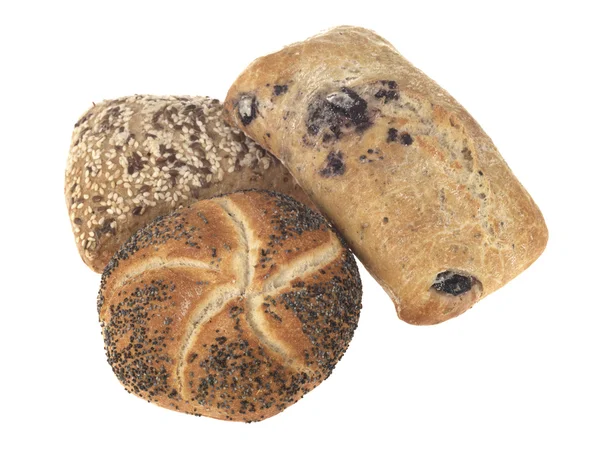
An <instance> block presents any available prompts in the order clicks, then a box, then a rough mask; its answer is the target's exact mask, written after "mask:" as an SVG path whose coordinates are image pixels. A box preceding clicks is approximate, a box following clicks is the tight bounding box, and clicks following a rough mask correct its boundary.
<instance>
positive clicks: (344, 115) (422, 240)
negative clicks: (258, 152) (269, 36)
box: [225, 27, 548, 324]
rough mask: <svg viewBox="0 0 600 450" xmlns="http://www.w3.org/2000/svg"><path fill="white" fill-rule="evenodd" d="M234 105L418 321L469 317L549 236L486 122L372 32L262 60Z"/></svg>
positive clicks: (342, 30)
mask: <svg viewBox="0 0 600 450" xmlns="http://www.w3.org/2000/svg"><path fill="white" fill-rule="evenodd" d="M225 108H226V111H227V113H228V117H229V120H230V122H231V123H232V124H233V125H235V126H238V127H240V128H241V129H243V130H244V131H245V132H246V133H247V134H248V135H249V136H250V137H251V138H253V139H254V140H256V142H258V143H259V144H260V145H261V146H263V147H265V148H266V149H268V150H270V151H271V152H272V153H273V154H274V155H275V156H276V157H278V158H279V159H280V160H281V161H282V162H283V163H284V165H285V166H286V167H287V168H288V169H289V170H290V172H291V173H292V174H293V175H294V177H295V178H296V180H297V182H298V183H299V184H300V186H302V188H304V190H305V191H306V193H307V194H308V195H309V196H310V197H311V198H312V200H313V201H314V202H315V203H316V204H317V206H318V207H319V209H320V210H321V212H322V213H323V214H325V215H326V216H327V217H328V218H329V219H330V220H331V221H332V222H333V223H334V225H335V226H336V227H337V229H338V230H339V231H340V233H341V234H342V235H343V236H344V237H345V238H346V240H347V242H348V244H349V245H350V247H351V248H352V250H353V251H354V252H355V253H356V255H357V256H358V258H359V259H360V260H361V261H362V262H363V264H364V265H365V267H366V268H367V269H368V270H369V272H371V274H372V275H373V276H374V277H375V278H376V279H377V280H378V281H379V283H380V284H381V285H382V286H383V287H384V289H385V290H386V291H387V293H388V294H389V295H390V297H391V298H392V300H393V301H394V303H395V306H396V309H397V312H398V315H399V316H400V318H401V319H403V320H405V321H407V322H410V323H414V324H434V323H438V322H442V321H445V320H447V319H450V318H452V317H456V316H458V315H459V314H461V313H463V312H464V311H466V310H467V309H469V308H470V307H471V306H473V304H474V303H475V302H477V301H478V300H480V299H482V298H483V297H485V296H486V295H488V294H490V293H492V292H494V291H495V290H496V289H498V288H500V287H501V286H503V285H504V284H505V283H507V282H508V281H509V280H511V279H512V278H514V277H515V276H516V275H518V274H519V273H521V272H522V271H523V270H525V268H527V267H528V266H529V265H530V264H531V263H532V262H533V261H534V260H535V259H536V258H537V257H538V256H539V255H540V254H541V253H542V251H543V249H544V247H545V245H546V241H547V238H548V232H547V229H546V225H545V223H544V219H543V217H542V214H541V213H540V211H539V209H538V208H537V206H536V205H535V203H534V202H533V200H532V199H531V197H530V196H529V194H528V193H527V192H526V191H525V189H524V188H523V186H522V185H521V184H520V183H519V181H518V180H517V179H516V178H515V176H514V175H513V174H512V172H511V171H510V169H509V168H508V166H507V165H506V163H505V162H504V160H503V159H502V157H501V156H500V154H499V153H498V151H497V150H496V148H495V147H494V144H493V143H492V141H491V140H490V138H489V137H488V136H487V135H486V134H485V133H484V131H483V130H482V129H481V127H480V126H479V125H478V124H477V122H475V120H474V119H473V118H472V117H471V116H470V115H469V114H468V113H467V111H465V109H464V108H463V107H462V106H461V105H460V104H458V102H457V101H456V100H455V99H454V98H452V97H451V96H450V95H449V94H448V93H447V92H446V91H444V90H443V89H442V88H440V87H439V86H438V85H437V84H436V83H435V82H434V81H432V80H431V79H429V78H428V77H427V76H426V75H424V74H423V73H422V72H421V71H419V70H418V69H416V68H415V67H413V66H412V65H411V64H410V63H409V62H408V61H406V60H405V59H404V58H403V57H402V56H401V55H400V54H398V52H397V51H396V50H395V49H394V47H392V45H391V44H390V43H389V42H387V41H385V40H384V39H382V38H381V37H379V36H378V35H376V34H375V33H373V32H371V31H368V30H365V29H362V28H355V27H339V28H334V29H332V30H330V31H328V32H326V33H324V34H321V35H318V36H315V37H313V38H311V39H308V40H307V41H305V42H301V43H297V44H294V45H291V46H289V47H287V48H284V49H283V50H281V51H279V52H277V53H274V54H271V55H268V56H265V57H262V58H259V59H257V60H256V61H254V62H253V63H252V64H251V65H250V66H249V67H248V68H247V69H246V70H245V71H244V72H243V73H242V75H241V76H240V77H239V78H238V79H237V80H236V81H235V83H234V84H233V86H232V87H231V89H230V91H229V94H228V95H227V100H226V102H225Z"/></svg>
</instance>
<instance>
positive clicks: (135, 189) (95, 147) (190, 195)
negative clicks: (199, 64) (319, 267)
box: [65, 95, 312, 272]
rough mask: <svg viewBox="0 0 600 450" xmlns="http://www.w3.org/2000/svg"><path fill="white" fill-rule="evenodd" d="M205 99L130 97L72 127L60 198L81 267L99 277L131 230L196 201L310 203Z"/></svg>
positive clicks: (94, 111) (275, 163)
mask: <svg viewBox="0 0 600 450" xmlns="http://www.w3.org/2000/svg"><path fill="white" fill-rule="evenodd" d="M221 114H222V105H221V104H220V102H219V101H218V100H213V99H210V98H206V97H155V96H147V95H135V96H131V97H123V98H120V99H117V100H111V101H106V102H103V103H99V104H97V105H94V106H93V107H92V108H91V109H90V110H89V111H87V112H86V113H85V114H84V115H83V116H82V117H81V118H80V119H79V121H78V122H77V123H76V124H75V130H74V132H73V138H72V142H71V150H70V153H69V158H68V162H67V170H66V179H65V197H66V201H67V206H68V208H69V215H70V218H71V224H72V228H73V232H74V234H75V240H76V243H77V247H78V249H79V253H80V255H81V257H82V259H83V261H84V262H85V263H86V264H87V265H88V266H89V267H90V268H92V269H93V270H95V271H96V272H102V269H104V266H105V265H106V264H107V263H108V261H109V259H110V258H111V257H112V255H113V254H114V253H115V251H117V249H118V248H119V247H120V246H121V244H123V242H125V240H127V239H128V238H129V237H130V236H131V235H132V234H133V232H134V231H136V230H137V229H139V228H140V227H142V226H144V225H145V224H147V223H148V222H149V221H151V220H152V219H154V218H155V217H157V216H159V215H163V214H167V213H169V212H171V211H173V210H175V209H176V208H177V207H179V206H181V205H189V204H190V203H192V202H194V201H197V200H198V199H204V198H209V197H212V196H213V195H219V194H225V193H229V192H234V191H236V190H239V189H250V188H256V189H271V190H275V191H280V192H283V193H285V194H288V195H291V196H293V197H295V198H296V199H298V200H300V201H301V202H308V204H309V205H312V204H311V203H310V201H309V200H308V198H307V197H306V196H305V195H304V193H303V192H302V190H301V189H300V188H298V185H297V184H296V183H295V182H294V180H293V177H291V176H290V174H289V173H288V171H287V170H286V169H285V168H284V167H283V166H282V165H281V164H280V163H279V162H278V161H276V160H275V159H274V158H273V157H272V156H270V155H268V154H265V153H266V152H265V151H264V150H263V149H262V148H260V147H259V146H257V145H256V144H254V142H252V141H251V140H250V139H248V138H246V137H245V136H244V135H243V134H242V133H240V132H239V131H237V130H234V129H231V128H230V127H229V126H228V125H227V124H226V123H225V122H224V121H223V119H222V118H221Z"/></svg>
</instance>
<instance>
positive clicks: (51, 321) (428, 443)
mask: <svg viewBox="0 0 600 450" xmlns="http://www.w3.org/2000/svg"><path fill="white" fill-rule="evenodd" d="M595 3H597V2H594V1H589V2H577V1H569V2H551V1H546V2H539V3H538V2H518V3H517V2H515V3H511V2H509V1H502V2H491V1H479V2H473V3H471V4H468V3H466V2H461V1H440V2H427V1H410V2H409V1H402V0H396V1H393V2H376V1H362V2H357V3H356V4H354V3H352V2H326V1H325V0H323V1H320V2H308V1H300V0H298V1H283V0H282V1H279V2H272V3H267V2H259V1H255V0H246V1H244V2H241V3H240V4H239V5H238V4H235V3H234V2H226V1H222V2H218V1H216V0H215V1H211V2H204V1H201V0H195V1H192V2H186V3H182V2H178V1H163V2H158V3H153V2H146V3H129V2H118V3H112V2H109V1H101V2H100V1H99V2H84V1H81V2H76V3H73V4H70V5H69V4H66V3H61V2H56V1H48V2H38V3H35V2H31V3H30V2H17V1H15V2H2V6H0V38H1V39H0V48H1V55H0V80H1V81H0V90H1V92H0V94H1V95H0V116H1V120H0V126H1V135H0V154H1V156H0V158H1V159H0V161H1V167H2V176H0V183H1V187H2V197H1V198H2V210H1V211H2V213H1V214H2V220H1V221H0V227H1V236H2V258H1V259H2V261H3V263H4V268H3V269H2V271H1V272H0V273H1V274H2V275H1V276H2V283H1V285H2V289H1V290H0V292H1V302H2V307H3V309H2V320H1V324H2V325H1V326H0V333H1V338H0V343H1V345H2V347H1V359H0V364H1V369H0V376H1V377H2V378H1V384H0V386H1V387H2V395H1V397H0V403H1V405H2V412H3V415H4V417H3V418H2V419H1V422H0V428H1V429H2V432H1V433H0V447H2V448H5V449H21V448H23V449H38V448H39V449H41V448H49V449H55V448H56V449H86V448H111V449H125V448H128V449H135V448H141V449H155V448H156V449H159V448H160V449H165V448H198V449H200V448H206V449H210V448H223V449H227V448H243V449H255V448H260V449H269V448H277V449H282V448H284V449H295V448H315V449H322V448H323V449H324V448H336V449H337V448H350V449H352V448H360V449H372V448H402V449H442V448H443V449H461V450H466V449H495V448H498V449H548V448H558V449H598V448H600V436H599V434H600V431H599V427H600V405H599V404H600V392H599V385H600V370H599V369H598V359H599V356H600V351H599V346H600V325H599V320H600V318H599V317H598V316H599V313H600V307H599V304H600V281H599V280H600V262H599V261H598V259H599V258H598V255H599V254H600V245H599V238H598V233H599V228H600V226H599V224H598V219H597V217H598V214H597V212H598V208H599V206H600V205H599V203H600V202H599V194H600V188H599V187H598V178H599V172H598V170H599V169H598V167H599V164H600V157H599V155H600V145H599V138H598V130H599V129H600V95H599V89H598V86H599V83H600V71H599V69H598V60H599V48H598V43H600V33H599V32H598V29H599V25H598V14H597V13H595V12H594V11H593V5H594V4H595ZM340 24H352V25H361V26H365V27H368V28H372V29H374V30H376V31H377V32H378V33H379V34H381V35H382V36H383V37H385V38H386V39H388V40H390V41H391V42H392V43H393V44H394V45H395V46H396V47H397V48H398V49H399V51H400V52H402V53H403V54H404V55H405V56H406V57H407V58H408V59H409V60H410V61H412V62H413V63H414V64H415V65H416V66H417V67H419V68H420V69H422V70H423V71H425V72H426V73H427V74H428V75H429V76H430V77H432V78H433V79H434V80H436V81H437V82H438V83H439V84H441V85H442V86H443V87H444V88H446V89H447V90H448V91H449V92H450V93H451V94H452V95H454V96H455V97H456V98H457V99H458V100H459V101H460V102H461V103H463V105H464V106H465V107H466V108H467V109H468V110H469V111H470V112H471V113H472V115H473V116H474V117H475V118H476V119H477V120H478V121H479V122H480V123H481V125H482V126H483V128H484V129H485V130H486V131H487V132H488V134H489V135H490V136H491V137H492V139H493V140H494V142H495V143H496V144H497V146H498V148H499V149H500V151H501V153H502V154H503V156H504V157H505V159H506V160H507V162H508V163H509V165H510V166H511V168H512V169H513V171H514V173H515V174H516V175H517V176H518V177H519V179H520V180H521V181H522V183H523V184H524V185H525V186H526V188H527V189H528V190H529V192H530V193H531V195H532V196H533V198H534V199H535V200H536V202H537V203H538V205H539V206H540V208H541V210H542V211H543V213H544V215H545V217H546V220H547V224H548V227H549V230H550V241H549V245H548V248H547V250H546V252H545V253H544V254H543V255H542V257H541V258H540V259H539V260H538V261H537V262H536V263H535V264H534V265H533V266H532V267H531V268H530V269H529V270H527V271H526V272H525V273H523V274H522V275H520V276H519V277H518V278H517V279H515V280H514V281H512V282H511V283H510V284H508V285H507V286H505V287H504V288H502V289H501V290H500V291H498V292H496V293H494V294H493V295H491V296H489V297H488V298H486V299H484V300H483V301H482V302H481V303H480V304H478V305H476V306H475V307H474V308H473V309H472V310H471V311H469V312H467V313H466V314H464V315H463V316H461V317H459V318H457V319H454V320H451V321H449V322H447V323H444V324H441V325H437V326H433V327H415V326H410V325H407V324H405V323H403V322H401V321H399V320H398V319H397V318H396V314H395V311H394V308H393V305H392V302H391V301H390V300H389V299H388V298H387V297H386V296H385V295H384V293H383V291H382V290H381V289H380V288H379V287H378V286H377V284H376V283H375V282H374V281H373V280H372V279H371V278H370V277H369V276H368V274H367V273H366V272H364V271H363V272H362V275H363V282H364V286H365V289H364V298H363V312H362V316H361V319H360V324H359V327H358V329H357V331H356V335H355V338H354V340H353V342H352V344H351V346H350V348H349V350H348V352H347V353H346V355H345V356H344V358H343V359H342V361H341V362H340V363H339V364H338V366H337V368H336V369H335V371H334V373H333V375H332V376H331V377H330V378H329V379H328V380H327V381H326V382H324V383H323V384H322V385H321V386H319V387H318V388H317V389H315V390H314V391H313V392H311V393H310V394H308V395H307V396H306V397H305V398H304V399H303V400H301V401H300V402H298V403H297V404H296V405H294V406H292V407H290V408H289V409H287V410H286V411H284V412H283V413H281V414H279V415H278V416H275V417H273V418H271V419H268V420H266V421H264V422H261V423H254V424H244V423H227V422H221V421H218V420H214V419H209V418H197V417H193V416H188V415H184V414H180V413H175V412H171V411H168V410H165V409H161V408H159V407H156V406H153V405H149V404H147V403H145V402H144V401H142V400H139V399H138V398H136V397H134V396H132V395H129V394H127V393H126V392H125V390H124V389H123V388H122V387H121V386H120V384H119V383H118V381H117V379H116V378H115V376H114V375H113V374H112V371H111V369H110V367H109V365H108V364H107V362H106V359H105V355H104V350H103V342H102V338H101V335H100V327H99V324H98V319H97V316H96V292H97V289H98V286H99V275H97V274H95V273H92V272H91V271H90V270H89V269H88V268H87V267H86V266H85V265H84V264H83V263H82V262H81V261H80V259H79V256H78V254H77V251H76V247H75V243H74V240H73V237H72V234H71V229H70V225H69V220H68V215H67V210H66V207H65V204H64V199H63V185H62V184H63V174H64V166H65V162H66V158H67V152H68V149H69V143H70V134H71V131H72V127H73V124H74V123H75V121H76V120H77V119H78V117H79V115H80V114H82V113H83V112H84V111H85V110H86V109H87V108H88V107H89V106H90V105H91V102H92V101H95V102H98V101H100V100H103V99H109V98H114V97H118V96H122V95H129V94H135V93H139V94H143V93H149V94H150V93H152V94H197V95H209V96H213V97H217V98H220V99H223V98H224V96H225V94H226V92H227V89H228V87H229V85H230V84H231V82H232V81H233V80H234V79H235V77H236V76H237V75H238V74H239V73H240V72H241V71H242V70H243V69H244V67H245V66H246V65H247V64H248V63H249V62H251V61H252V60H253V59H254V58H255V57H258V56H261V55H263V54H266V53H269V52H272V51H276V50H278V49H279V48H281V47H282V46H283V45H285V44H288V43H291V42H295V41H298V40H302V39H305V38H307V37H309V36H311V35H313V34H315V33H317V32H319V31H320V30H323V29H325V28H328V27H331V26H334V25H340Z"/></svg>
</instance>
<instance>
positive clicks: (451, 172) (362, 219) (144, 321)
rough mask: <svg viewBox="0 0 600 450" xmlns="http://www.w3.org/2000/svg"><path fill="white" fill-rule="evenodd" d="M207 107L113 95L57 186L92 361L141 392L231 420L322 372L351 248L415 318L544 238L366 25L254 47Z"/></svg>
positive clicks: (466, 118)
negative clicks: (97, 356) (93, 327)
mask: <svg viewBox="0 0 600 450" xmlns="http://www.w3.org/2000/svg"><path fill="white" fill-rule="evenodd" d="M224 105H225V107H224V109H223V107H222V106H221V104H220V103H219V102H218V101H217V100H212V99H209V98H204V97H185V96H180V97H154V96H132V97H124V98H120V99H117V100H112V101H107V102H103V103H100V104H98V105H94V106H93V107H92V108H91V109H90V110H89V111H88V112H86V113H85V114H84V115H83V116H82V117H81V118H80V120H79V121H78V122H77V123H76V125H75V131H74V133H73V141H72V145H71V152H70V154H69V159H68V163H67V172H66V178H65V197H66V202H67V207H68V209H69V214H70V218H71V223H72V227H73V232H74V235H75V241H76V243H77V247H78V249H79V252H80V254H81V257H82V259H83V260H84V262H85V263H86V264H87V265H88V266H89V267H90V268H92V269H93V270H95V271H97V272H101V271H103V275H102V280H101V287H100V292H99V294H98V313H99V317H100V322H101V326H102V332H103V336H104V341H105V348H106V353H107V356H108V362H109V363H110V365H111V367H112V369H113V371H114V373H115V375H116V376H117V378H118V379H119V381H120V382H121V383H122V384H123V385H124V386H125V388H126V389H127V390H128V391H129V392H131V393H133V394H135V395H137V396H139V397H141V398H143V399H145V400H147V401H149V402H151V403H155V404H157V405H159V406H162V407H165V408H169V409H173V410H177V411H182V412H186V413H190V414H196V415H203V416H209V417H214V418H217V419H223V420H234V421H247V422H251V421H258V420H263V419H265V418H268V417H271V416H273V415H274V414H277V413H279V412H281V411H282V410H284V409H285V408H287V407H288V406H290V405H291V404H293V403H295V402H296V401H297V400H298V399H300V398H301V397H302V396H303V395H304V394H306V393H308V392H309V391H310V390H311V389H313V388H314V387H316V386H317V385H318V384H320V383H321V382H322V381H323V380H324V379H326V378H327V377H328V376H329V375H330V374H331V372H332V370H333V368H334V367H335V365H336V363H337V362H338V361H339V359H340V358H341V357H342V355H343V354H344V352H345V351H346V349H347V348H348V345H349V343H350V340H351V338H352V336H353V333H354V330H355V328H356V326H357V323H358V318H359V313H360V309H361V294H362V292H361V281H360V277H359V273H358V270H357V267H356V264H355V261H354V259H353V256H352V254H351V252H350V250H349V249H351V250H352V251H353V252H354V253H355V254H356V255H357V256H358V258H359V259H360V260H361V261H362V262H363V263H364V265H365V267H366V268H367V269H368V270H369V272H370V273H371V274H372V275H373V277H374V278H375V279H376V280H377V281H378V282H379V283H380V284H381V286H382V287H383V288H384V289H385V291H386V292H387V293H388V294H389V296H390V297H391V299H392V300H393V302H394V304H395V307H396V310H397V313H398V316H399V317H400V319H402V320H404V321H406V322H409V323H412V324H419V325H424V324H435V323H439V322H443V321H445V320H448V319H450V318H453V317H456V316H458V315H460V314H462V313H463V312H465V311H466V310H468V309H469V308H471V307H472V306H473V305H474V304H475V303H476V302H478V301H479V300H481V299H482V298H484V297H485V296H486V295H488V294H490V293H491V292H493V291H495V290H496V289H499V288H500V287H502V286H503V285H504V284H506V283H507V282H508V281H510V280H511V279H512V278H514V277H515V276H517V275H518V274H519V273H521V272H522V271H523V270H525V269H526V268H527V267H528V266H529V265H530V264H532V263H533V261H535V259H536V258H537V257H538V256H539V255H540V254H541V253H542V251H543V249H544V247H545V245H546V241H547V238H548V232H547V229H546V225H545V223H544V219H543V217H542V215H541V213H540V211H539V209H538V208H537V206H536V205H535V203H534V201H533V200H532V199H531V197H530V196H529V194H528V193H527V191H526V190H525V189H524V188H523V186H522V185H521V184H520V183H519V181H518V180H517V179H516V178H515V177H514V175H513V174H512V172H511V171H510V169H509V168H508V166H507V165H506V163H505V162H504V160H503V159H502V157H501V155H500V153H499V152H498V151H497V150H496V148H495V147H494V145H493V143H492V141H491V140H490V138H489V137H488V136H487V135H486V134H485V133H484V131H483V130H482V129H481V127H480V126H479V125H478V124H477V122H476V121H475V120H474V119H473V118H472V117H471V116H470V115H469V114H468V112H467V111H466V110H465V109H464V108H463V107H462V106H461V105H460V104H459V103H458V102H457V101H456V100H455V99H454V98H452V97H451V96H450V95H449V94H448V93H447V92H446V91H444V90H443V89H442V88H440V87H439V86H438V85H437V84H436V83H435V82H434V81H432V80H431V79H429V78H428V77H427V76H425V75H424V74H423V73H422V72H420V71H419V70H418V69H416V68H415V67H414V66H412V65H411V64H410V63H409V62H408V61H406V60H405V59H404V58H403V57H402V56H401V55H400V54H399V53H398V52H397V51H396V50H395V49H394V48H393V47H392V45H391V44H390V43H389V42H387V41H385V40H384V39H382V38H381V37H379V36H377V35H376V34H375V33H373V32H371V31H369V30H365V29H362V28H356V27H338V28H334V29H332V30H330V31H328V32H326V33H323V34H320V35H317V36H315V37H313V38H310V39H308V40H306V41H304V42H301V43H297V44H293V45H291V46H289V47H286V48H284V49H283V50H281V51H279V52H277V53H274V54H271V55H268V56H265V57H262V58H259V59H257V60H255V61H254V62H253V63H252V64H251V65H250V66H249V67H248V68H247V69H246V70H245V71H244V72H243V73H242V74H241V75H240V76H239V78H238V79H237V80H236V81H235V83H234V84H233V85H232V87H231V88H230V90H229V92H228V94H227V98H226V101H225V104H224ZM240 130H241V131H240ZM257 189H258V190H257ZM286 194H287V195H286ZM288 195H290V196H291V197H294V198H295V199H296V200H294V198H291V197H289V196H288ZM311 208H313V209H311ZM316 208H318V209H319V211H320V213H319V212H317V211H316ZM321 213H322V214H324V216H322V215H321ZM328 220H329V221H331V223H332V224H333V226H335V228H333V226H332V225H330V224H329V222H328ZM346 243H347V245H348V247H347V246H346Z"/></svg>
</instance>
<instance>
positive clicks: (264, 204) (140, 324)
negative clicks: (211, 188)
mask: <svg viewBox="0 0 600 450" xmlns="http://www.w3.org/2000/svg"><path fill="white" fill-rule="evenodd" d="M360 308H361V283H360V278H359V275H358V270H357V267H356V263H355V262H354V258H353V256H352V255H351V253H350V251H349V250H347V249H346V248H345V246H344V245H343V244H342V242H340V239H339V238H338V237H337V235H336V234H335V232H334V231H333V230H332V229H331V228H330V227H329V226H328V224H327V222H326V221H325V220H324V219H323V217H322V216H321V215H320V214H318V213H315V212H313V211H311V210H310V209H309V208H307V207H306V206H304V205H302V204H300V203H298V202H297V201H295V200H293V199H291V198H290V197H286V196H284V195H281V194H276V193H269V192H265V191H261V192H259V191H246V192H239V193H235V194H231V195H228V196H223V197H217V198H213V199H210V200H203V201H200V202H197V203H194V204H193V205H192V206H190V207H187V208H183V209H181V210H179V211H177V212H175V213H172V214H171V215H168V216H164V217H161V218H159V219H157V220H156V221H154V222H152V223H150V224H149V225H147V226H146V227H145V228H143V229H141V230H139V231H138V232H137V233H135V234H134V235H133V237H132V238H131V239H130V240H129V241H127V243H126V244H125V245H124V246H123V247H122V248H121V249H120V250H119V251H118V252H117V253H116V255H115V256H114V258H113V259H112V260H111V261H110V263H109V264H108V265H107V266H106V270H105V271H104V274H103V276H102V284H101V288H100V293H99V295H98V310H99V314H100V321H101V324H102V329H103V334H104V339H105V344H106V352H107V356H108V361H109V363H110V364H111V366H112V368H113V371H114V373H115V374H116V375H117V377H118V379H119V381H121V383H122V384H123V385H124V386H125V388H126V389H127V390H128V391H129V392H131V393H133V394H135V395H137V396H139V397H141V398H143V399H145V400H148V401H149V402H153V403H156V404H157V405H160V406H163V407H165V408H169V409H174V410H178V411H183V412H186V413H190V414H197V415H205V416H210V417H214V418H217V419H224V420H236V421H256V420H262V419H265V418H267V417H270V416H273V415H275V414H277V413H279V412H280V411H282V410H283V409H285V408H287V407H288V406H289V405H291V404H293V403H295V402H296V401H297V400H298V399H300V398H301V397H302V396H303V395H304V394H306V393H307V392H309V391H310V390H311V389H313V388H314V387H315V386H317V385H318V384H319V383H321V382H322V381H323V380H324V379H325V378H327V377H328V376H329V375H330V374H331V371H332V370H333V368H334V366H335V364H336V363H337V362H338V360H339V359H340V358H341V357H342V355H343V353H344V351H345V350H346V348H347V346H348V344H349V342H350V339H351V338H352V335H353V333H354V329H355V328H356V325H357V322H358V317H359V312H360Z"/></svg>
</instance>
